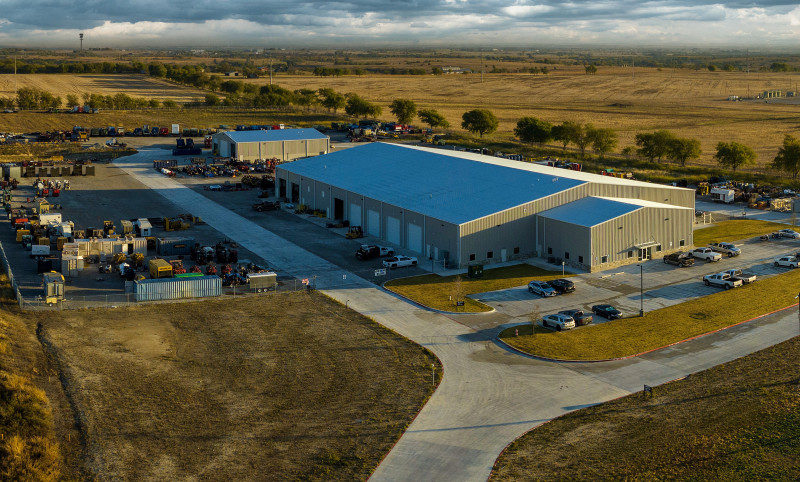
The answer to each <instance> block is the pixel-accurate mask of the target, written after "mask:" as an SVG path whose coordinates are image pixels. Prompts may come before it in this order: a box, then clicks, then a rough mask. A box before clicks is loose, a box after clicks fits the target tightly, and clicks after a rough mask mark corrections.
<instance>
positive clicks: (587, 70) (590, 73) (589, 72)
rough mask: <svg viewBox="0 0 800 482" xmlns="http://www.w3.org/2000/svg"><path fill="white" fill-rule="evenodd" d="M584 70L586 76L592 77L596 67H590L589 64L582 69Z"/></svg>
mask: <svg viewBox="0 0 800 482" xmlns="http://www.w3.org/2000/svg"><path fill="white" fill-rule="evenodd" d="M584 70H585V71H586V73H587V74H588V75H594V74H596V73H597V67H595V66H594V65H592V64H589V65H587V66H586V67H585V68H584Z"/></svg>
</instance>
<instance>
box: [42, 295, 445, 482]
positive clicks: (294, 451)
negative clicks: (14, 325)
mask: <svg viewBox="0 0 800 482" xmlns="http://www.w3.org/2000/svg"><path fill="white" fill-rule="evenodd" d="M39 318H40V320H41V323H42V325H43V328H42V338H43V339H44V340H45V341H46V343H47V344H48V346H50V347H51V350H52V351H53V352H54V353H55V355H56V358H57V359H58V361H59V362H60V365H61V368H62V370H63V373H64V377H65V380H66V389H67V393H68V394H69V396H70V397H71V399H72V402H73V404H74V406H75V410H76V412H77V414H76V416H77V418H78V419H79V420H80V421H81V423H82V425H83V428H84V432H85V437H86V443H87V453H88V455H87V459H88V461H87V465H88V468H89V470H90V472H91V473H92V474H93V475H94V476H97V477H99V478H100V479H104V480H264V479H272V480H356V479H358V480H364V479H366V478H367V477H368V476H369V474H370V473H371V472H372V470H373V469H374V468H375V467H376V466H377V464H378V463H379V461H380V460H381V458H382V457H383V456H384V455H385V454H386V453H387V452H388V451H389V449H390V448H391V446H392V445H393V444H394V442H395V441H396V440H397V438H399V437H400V435H401V433H402V432H403V430H404V429H405V427H406V426H407V424H408V423H410V422H411V420H412V419H413V417H414V416H415V415H416V413H417V411H418V410H419V409H420V408H421V407H422V405H423V403H424V402H425V400H426V399H427V398H428V397H429V396H430V394H431V393H432V390H433V388H432V386H431V363H436V364H437V365H438V361H437V360H436V359H435V358H434V357H432V356H431V355H430V354H429V353H428V352H427V351H425V350H424V349H423V348H421V347H419V346H417V345H415V344H413V343H411V342H409V341H407V340H405V339H403V338H400V337H399V336H397V335H395V334H394V333H392V332H390V331H388V330H386V329H384V328H383V327H381V326H379V325H377V324H375V323H374V322H372V321H370V320H368V319H366V318H364V317H362V316H361V315H359V314H357V313H355V312H352V311H350V310H347V309H346V308H345V307H343V306H341V305H340V304H338V303H335V302H333V301H331V300H330V299H328V298H327V297H325V296H323V295H321V294H318V293H310V294H308V293H295V294H288V295H285V296H284V295H273V296H269V297H267V298H262V297H253V298H247V299H242V300H239V299H237V300H236V301H235V302H234V301H233V300H221V301H204V302H197V303H179V304H157V305H149V306H142V307H136V308H130V309H114V310H88V311H87V310H80V311H63V312H57V313H56V312H53V313H47V314H42V315H41V316H40V317H39Z"/></svg>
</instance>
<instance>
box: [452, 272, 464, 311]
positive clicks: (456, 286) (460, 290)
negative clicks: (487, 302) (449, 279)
mask: <svg viewBox="0 0 800 482" xmlns="http://www.w3.org/2000/svg"><path fill="white" fill-rule="evenodd" d="M466 296H467V287H466V286H464V281H463V280H462V279H461V275H458V276H456V279H455V280H453V284H452V285H450V298H451V300H452V301H453V304H454V305H456V306H458V302H459V301H464V298H466Z"/></svg>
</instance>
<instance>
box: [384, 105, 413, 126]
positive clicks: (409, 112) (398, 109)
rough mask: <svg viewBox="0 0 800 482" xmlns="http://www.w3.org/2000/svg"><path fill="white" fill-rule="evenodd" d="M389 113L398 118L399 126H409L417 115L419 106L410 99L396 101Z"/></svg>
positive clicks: (390, 107)
mask: <svg viewBox="0 0 800 482" xmlns="http://www.w3.org/2000/svg"><path fill="white" fill-rule="evenodd" d="M389 111H391V113H392V114H394V116H395V117H396V118H397V123H398V124H408V123H409V122H411V121H412V119H414V117H416V115H417V104H415V103H414V101H413V100H410V99H395V100H393V101H392V104H391V105H390V106H389Z"/></svg>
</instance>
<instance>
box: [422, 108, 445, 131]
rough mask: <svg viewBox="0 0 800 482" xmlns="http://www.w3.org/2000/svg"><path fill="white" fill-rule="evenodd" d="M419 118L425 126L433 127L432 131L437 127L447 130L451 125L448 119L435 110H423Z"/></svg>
mask: <svg viewBox="0 0 800 482" xmlns="http://www.w3.org/2000/svg"><path fill="white" fill-rule="evenodd" d="M417 117H419V120H421V121H422V122H424V123H425V124H428V125H429V126H431V129H435V128H436V127H441V128H442V129H447V128H448V127H450V123H449V122H447V119H445V118H444V116H443V115H442V114H440V113H439V112H437V111H436V110H435V109H422V110H421V111H419V112H418V113H417Z"/></svg>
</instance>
